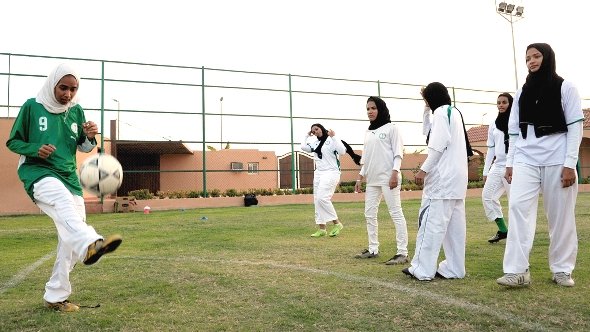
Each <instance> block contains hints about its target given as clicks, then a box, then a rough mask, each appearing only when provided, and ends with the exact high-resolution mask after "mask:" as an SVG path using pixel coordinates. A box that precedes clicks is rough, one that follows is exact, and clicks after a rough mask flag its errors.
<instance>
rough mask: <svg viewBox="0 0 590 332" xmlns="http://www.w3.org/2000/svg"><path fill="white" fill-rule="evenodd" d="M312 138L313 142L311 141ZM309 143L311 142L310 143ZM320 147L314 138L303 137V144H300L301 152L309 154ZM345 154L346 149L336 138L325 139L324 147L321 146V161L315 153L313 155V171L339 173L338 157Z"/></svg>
mask: <svg viewBox="0 0 590 332" xmlns="http://www.w3.org/2000/svg"><path fill="white" fill-rule="evenodd" d="M312 138H313V141H312ZM310 141H311V142H310ZM318 145H320V141H319V140H318V139H317V138H316V137H315V136H313V137H312V136H309V135H305V138H304V139H303V142H302V143H301V150H303V151H305V152H309V153H311V152H312V151H313V150H314V149H315V148H317V147H318ZM345 152H346V147H344V144H343V143H342V141H341V140H339V139H338V138H336V136H332V137H330V136H328V137H326V141H325V142H324V145H322V159H320V158H319V157H318V154H317V153H314V154H313V155H314V158H313V160H314V163H315V170H316V171H319V172H322V171H336V172H340V159H339V156H340V155H342V154H344V153H345Z"/></svg>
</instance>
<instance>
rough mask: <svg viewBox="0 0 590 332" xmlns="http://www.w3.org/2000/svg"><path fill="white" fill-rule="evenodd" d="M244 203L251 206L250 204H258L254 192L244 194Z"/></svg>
mask: <svg viewBox="0 0 590 332" xmlns="http://www.w3.org/2000/svg"><path fill="white" fill-rule="evenodd" d="M244 205H245V206H251V205H258V199H257V198H256V195H255V194H246V195H245V196H244Z"/></svg>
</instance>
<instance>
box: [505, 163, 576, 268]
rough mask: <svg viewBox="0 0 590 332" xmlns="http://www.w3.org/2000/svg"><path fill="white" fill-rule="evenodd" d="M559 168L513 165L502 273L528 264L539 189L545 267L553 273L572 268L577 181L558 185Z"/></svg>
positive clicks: (533, 235) (574, 243) (574, 250)
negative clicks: (545, 230) (546, 233)
mask: <svg viewBox="0 0 590 332" xmlns="http://www.w3.org/2000/svg"><path fill="white" fill-rule="evenodd" d="M562 169H563V166H561V165H557V166H543V167H539V166H531V165H525V164H516V165H514V167H513V170H512V186H511V188H510V190H511V191H510V198H509V201H508V202H509V204H508V205H509V211H508V217H509V220H510V222H509V224H508V239H507V240H506V251H505V252H504V273H522V272H525V271H526V270H527V269H528V268H529V254H530V252H531V249H532V247H533V240H534V238H535V230H536V227H537V208H538V205H539V192H541V193H542V194H543V206H544V209H545V215H546V217H547V221H548V225H549V241H550V242H549V268H550V269H551V272H553V273H557V272H566V273H572V271H573V270H574V267H575V266H576V256H577V253H578V236H577V233H576V218H575V206H576V196H577V194H578V184H577V181H576V183H575V184H574V185H572V186H570V187H567V188H562V187H561V172H562ZM576 177H577V176H576Z"/></svg>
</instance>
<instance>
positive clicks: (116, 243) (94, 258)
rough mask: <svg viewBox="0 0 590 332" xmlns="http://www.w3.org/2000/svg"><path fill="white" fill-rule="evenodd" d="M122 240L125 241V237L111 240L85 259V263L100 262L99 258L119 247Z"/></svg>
mask: <svg viewBox="0 0 590 332" xmlns="http://www.w3.org/2000/svg"><path fill="white" fill-rule="evenodd" d="M121 242H123V239H117V240H113V241H111V242H110V243H108V244H107V245H105V246H103V247H102V248H100V249H99V250H98V251H97V252H96V253H95V254H94V255H92V256H90V257H88V259H87V260H85V261H84V265H92V264H94V263H96V262H98V260H99V259H100V258H101V257H102V256H103V255H105V254H108V253H111V252H113V251H115V250H116V249H117V248H118V247H119V245H121Z"/></svg>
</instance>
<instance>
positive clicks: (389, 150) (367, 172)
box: [359, 122, 404, 186]
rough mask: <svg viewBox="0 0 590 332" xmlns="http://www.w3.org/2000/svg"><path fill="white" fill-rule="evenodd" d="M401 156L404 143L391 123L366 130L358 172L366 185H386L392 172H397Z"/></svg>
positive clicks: (402, 155)
mask: <svg viewBox="0 0 590 332" xmlns="http://www.w3.org/2000/svg"><path fill="white" fill-rule="evenodd" d="M403 157H404V143H403V141H402V137H401V136H400V134H399V130H398V129H397V127H396V126H395V125H394V124H393V123H391V122H390V123H387V124H384V125H383V126H381V127H379V128H377V129H375V130H367V131H366V133H365V142H364V145H363V156H362V157H361V165H362V167H361V170H360V172H359V174H360V175H361V176H362V177H364V178H365V181H366V182H367V186H387V185H389V180H390V179H391V174H392V172H393V171H394V170H396V171H398V172H399V170H400V167H401V164H402V158H403Z"/></svg>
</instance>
